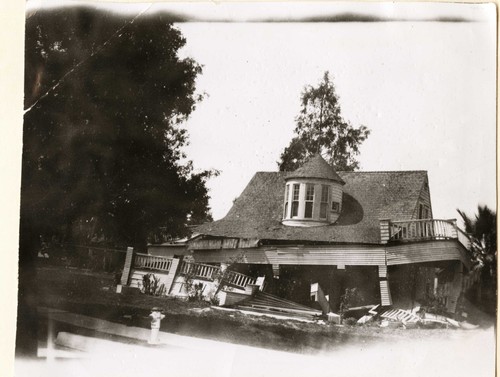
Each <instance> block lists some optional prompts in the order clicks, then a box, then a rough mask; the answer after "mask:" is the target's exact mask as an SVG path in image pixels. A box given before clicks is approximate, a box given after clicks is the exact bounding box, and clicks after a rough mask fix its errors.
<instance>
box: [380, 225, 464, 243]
mask: <svg viewBox="0 0 500 377" xmlns="http://www.w3.org/2000/svg"><path fill="white" fill-rule="evenodd" d="M380 234H381V239H382V241H385V242H388V243H402V242H421V241H436V240H452V239H455V240H457V241H458V242H460V244H462V246H463V247H465V248H466V249H467V250H468V249H469V247H470V240H469V237H468V236H467V234H466V233H464V232H463V231H462V230H461V229H460V228H458V226H457V220H456V219H451V220H437V219H423V220H404V221H391V220H380Z"/></svg>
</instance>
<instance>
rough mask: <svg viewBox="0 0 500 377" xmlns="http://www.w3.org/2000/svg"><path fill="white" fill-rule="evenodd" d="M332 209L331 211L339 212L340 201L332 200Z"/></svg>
mask: <svg viewBox="0 0 500 377" xmlns="http://www.w3.org/2000/svg"><path fill="white" fill-rule="evenodd" d="M332 211H333V212H340V203H339V202H332Z"/></svg>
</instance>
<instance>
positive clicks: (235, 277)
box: [224, 271, 257, 288]
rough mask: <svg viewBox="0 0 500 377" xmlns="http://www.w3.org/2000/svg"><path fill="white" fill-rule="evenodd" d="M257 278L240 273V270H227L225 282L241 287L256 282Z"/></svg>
mask: <svg viewBox="0 0 500 377" xmlns="http://www.w3.org/2000/svg"><path fill="white" fill-rule="evenodd" d="M256 280H257V279H255V278H253V277H250V276H247V275H244V274H240V273H239V272H235V271H227V272H226V274H225V276H224V282H225V283H227V284H229V285H234V286H236V287H239V288H245V287H246V286H247V285H248V284H255V281H256Z"/></svg>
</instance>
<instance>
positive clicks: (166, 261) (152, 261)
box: [134, 253, 172, 272]
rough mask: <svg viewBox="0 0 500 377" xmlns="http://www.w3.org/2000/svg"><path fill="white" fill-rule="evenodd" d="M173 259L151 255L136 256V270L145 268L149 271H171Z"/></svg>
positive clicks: (138, 254)
mask: <svg viewBox="0 0 500 377" xmlns="http://www.w3.org/2000/svg"><path fill="white" fill-rule="evenodd" d="M171 265H172V259H171V258H166V257H159V256H156V255H149V254H140V253H136V254H135V259H134V268H144V269H147V270H157V271H165V272H168V271H170V266H171Z"/></svg>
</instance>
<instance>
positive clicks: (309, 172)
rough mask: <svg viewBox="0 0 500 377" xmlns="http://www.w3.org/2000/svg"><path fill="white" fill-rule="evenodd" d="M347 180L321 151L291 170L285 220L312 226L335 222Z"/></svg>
mask: <svg viewBox="0 0 500 377" xmlns="http://www.w3.org/2000/svg"><path fill="white" fill-rule="evenodd" d="M344 184H345V182H344V181H343V180H342V178H340V176H339V175H338V174H337V173H336V172H335V170H334V169H333V168H332V167H331V166H330V165H328V163H327V162H326V161H325V160H324V159H323V158H322V157H321V156H320V155H317V156H315V157H313V158H311V159H310V160H309V161H308V162H306V163H305V164H304V165H303V166H301V167H300V168H298V169H297V170H295V171H293V172H290V173H288V174H287V175H286V177H285V186H286V187H284V189H285V190H284V194H285V198H284V200H283V224H284V225H288V226H303V227H310V226H322V225H328V224H333V223H335V222H336V221H337V219H338V217H339V216H340V210H341V207H342V186H343V185H344ZM332 202H334V203H333V205H332Z"/></svg>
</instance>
